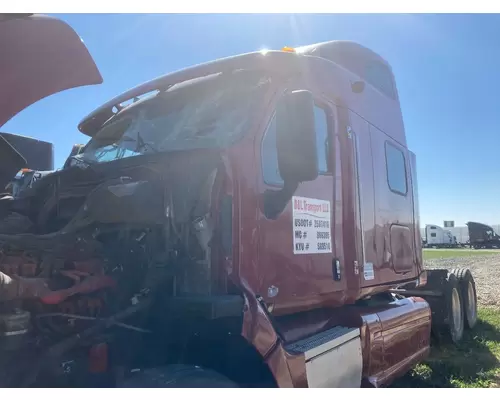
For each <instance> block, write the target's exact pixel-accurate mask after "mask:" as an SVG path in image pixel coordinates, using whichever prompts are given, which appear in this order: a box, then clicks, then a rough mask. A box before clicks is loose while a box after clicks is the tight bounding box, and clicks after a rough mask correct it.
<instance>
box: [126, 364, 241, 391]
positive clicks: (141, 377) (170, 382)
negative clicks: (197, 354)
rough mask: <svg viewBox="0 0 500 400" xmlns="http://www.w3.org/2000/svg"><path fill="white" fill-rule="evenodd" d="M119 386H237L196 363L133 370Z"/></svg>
mask: <svg viewBox="0 0 500 400" xmlns="http://www.w3.org/2000/svg"><path fill="white" fill-rule="evenodd" d="M118 387H123V388H237V387H238V385H237V384H236V383H234V382H233V381H230V380H229V379H227V378H226V377H224V376H223V375H221V374H219V373H218V372H215V371H212V370H209V369H205V368H203V367H198V366H195V365H181V364H173V365H166V366H164V367H158V368H151V369H145V370H141V371H137V372H133V373H132V374H131V376H129V377H128V378H127V379H125V380H124V381H123V382H122V383H121V384H119V385H118Z"/></svg>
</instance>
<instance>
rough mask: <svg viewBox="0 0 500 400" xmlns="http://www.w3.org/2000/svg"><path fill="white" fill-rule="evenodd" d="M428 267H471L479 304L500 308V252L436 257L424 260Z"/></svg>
mask: <svg viewBox="0 0 500 400" xmlns="http://www.w3.org/2000/svg"><path fill="white" fill-rule="evenodd" d="M424 264H425V266H426V268H429V269H433V268H449V269H452V268H456V267H466V268H469V269H470V270H471V272H472V276H473V277H474V281H475V283H476V292H477V300H478V304H479V305H483V306H496V307H499V308H500V253H499V254H488V255H481V256H479V255H478V256H473V257H460V258H458V257H457V258H434V259H429V260H426V261H424Z"/></svg>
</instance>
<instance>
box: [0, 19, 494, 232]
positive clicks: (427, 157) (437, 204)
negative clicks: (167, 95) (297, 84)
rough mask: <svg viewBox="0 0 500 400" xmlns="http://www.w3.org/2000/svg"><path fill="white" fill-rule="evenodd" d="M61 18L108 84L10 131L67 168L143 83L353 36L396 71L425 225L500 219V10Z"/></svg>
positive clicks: (69, 96) (72, 95)
mask: <svg viewBox="0 0 500 400" xmlns="http://www.w3.org/2000/svg"><path fill="white" fill-rule="evenodd" d="M57 16H58V17H59V18H61V19H63V20H65V21H66V22H68V23H69V24H70V25H71V26H72V27H73V28H74V29H75V30H76V31H77V33H78V34H79V35H80V36H81V37H82V39H83V40H84V42H85V44H86V45H87V47H88V49H89V51H90V52H91V54H92V56H93V57H94V59H95V61H96V63H97V65H98V67H99V69H100V71H101V73H102V75H103V77H104V83H103V84H102V85H100V86H90V87H84V88H76V89H72V90H69V91H66V92H63V93H59V94H56V95H53V96H51V97H48V98H46V99H44V100H42V101H40V102H39V103H37V104H35V105H33V106H31V107H29V108H28V109H26V110H24V111H23V112H22V113H20V114H19V115H17V116H16V117H14V118H13V119H12V120H11V121H9V122H8V123H7V124H6V125H5V126H4V127H2V130H4V131H8V132H13V133H20V134H24V135H28V136H33V137H37V138H40V139H43V140H48V141H51V142H53V143H55V156H56V160H55V161H56V166H60V165H61V164H62V163H63V161H64V158H65V157H66V156H67V154H68V153H69V151H70V148H71V145H72V144H74V143H81V142H84V141H86V137H85V136H84V135H82V134H80V133H79V132H78V130H77V127H76V126H77V123H78V122H79V121H80V119H81V118H82V117H83V116H85V115H86V114H87V113H88V112H90V111H92V110H93V109H94V108H96V107H97V106H99V105H100V104H102V103H103V102H105V101H107V100H109V99H110V98H111V97H113V96H115V95H117V94H119V93H120V92H123V91H124V90H126V89H128V88H130V87H133V86H135V85H137V84H139V83H141V82H144V81H146V80H149V79H151V78H154V77H156V76H158V75H162V74H165V73H168V72H171V71H174V70H177V69H181V68H184V67H187V66H189V65H192V64H196V63H200V62H205V61H209V60H212V59H215V58H218V57H224V56H229V55H233V54H238V53H244V52H248V51H254V50H259V49H262V48H270V49H280V48H281V47H283V46H285V45H289V46H297V45H304V44H310V43H315V42H321V41H326V40H333V39H347V40H354V41H357V42H359V43H361V44H363V45H365V46H367V47H369V48H371V49H372V50H374V51H376V52H377V53H379V54H380V55H382V56H383V57H384V58H385V59H386V60H388V61H389V63H390V64H391V65H392V67H393V70H394V73H395V75H396V82H397V85H398V90H399V94H400V97H401V106H402V110H403V117H404V120H405V126H406V133H407V138H408V143H409V147H410V149H411V150H412V151H414V152H415V153H416V154H417V163H418V179H419V190H420V196H419V197H420V210H421V221H422V222H423V223H437V224H442V221H443V220H444V219H451V220H455V221H456V223H457V224H459V225H461V224H463V223H465V222H466V221H469V220H477V221H483V222H488V223H500V215H499V212H498V211H500V157H499V156H500V135H499V133H498V130H499V123H498V119H499V116H500V112H499V111H500V101H499V100H498V95H499V94H500V79H499V78H498V74H499V72H498V71H500V51H499V50H500V44H498V43H499V39H498V38H500V15H480V14H476V15H458V14H457V15H444V14H440V15H437V14H410V15H408V14H406V15H402V14H392V15H383V14H379V15H362V14H358V15H356V14H350V15H349V14H339V15H331V14H330V15H328V14H325V15H294V16H292V15H175V14H170V15H169V14H157V15H134V14H123V15H117V14H107V15H99V14H87V15H85V14H67V15H66V14H58V15H57Z"/></svg>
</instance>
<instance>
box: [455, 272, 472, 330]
mask: <svg viewBox="0 0 500 400" xmlns="http://www.w3.org/2000/svg"><path fill="white" fill-rule="evenodd" d="M452 272H453V273H454V274H455V275H456V276H457V278H458V281H459V285H460V290H461V292H462V302H463V309H464V319H465V328H466V329H473V328H474V326H476V323H477V293H476V283H475V282H474V278H473V277H472V273H471V272H470V270H469V269H468V268H456V269H454V270H452Z"/></svg>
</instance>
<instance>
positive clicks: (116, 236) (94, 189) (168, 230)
mask: <svg viewBox="0 0 500 400" xmlns="http://www.w3.org/2000/svg"><path fill="white" fill-rule="evenodd" d="M172 158H173V157H172ZM219 160H220V159H219V158H218V155H217V154H215V155H208V156H207V155H206V154H205V153H204V155H202V156H199V155H198V156H194V155H193V154H190V155H188V156H184V157H182V156H176V159H175V162H174V161H173V160H170V161H169V162H168V163H166V162H165V161H162V162H161V163H160V162H156V163H154V162H151V163H149V164H147V165H146V164H145V163H144V161H142V164H139V163H137V164H136V165H130V159H129V160H127V161H128V162H129V165H128V166H126V167H122V168H119V169H118V168H116V167H115V168H114V169H113V170H112V169H111V164H110V165H109V166H99V167H102V168H101V169H100V170H97V169H93V167H90V166H87V168H84V169H81V168H71V169H69V170H67V171H62V173H61V174H57V173H55V174H53V175H54V176H50V177H47V178H44V180H42V181H43V182H42V181H40V182H39V185H38V186H37V185H34V186H33V188H32V189H30V190H29V191H27V192H26V193H27V194H26V195H25V196H24V198H20V199H16V202H14V203H12V204H13V205H9V212H8V213H7V217H6V218H5V219H4V222H3V223H2V222H0V271H1V272H2V273H3V274H2V277H1V278H0V301H1V303H0V336H1V337H0V348H1V350H2V351H3V352H4V355H0V358H1V359H2V361H1V362H2V363H5V362H9V360H12V359H16V363H17V364H20V365H23V364H22V363H19V362H18V360H20V359H21V358H19V355H20V354H21V353H23V352H24V353H30V354H35V355H36V357H37V358H40V359H44V357H45V358H47V357H48V358H50V357H53V356H54V357H56V356H59V355H60V354H63V353H64V352H67V351H69V350H70V349H71V348H74V347H77V346H78V345H81V343H82V342H85V340H86V339H90V338H91V337H93V336H95V335H97V334H100V333H101V332H102V330H103V329H105V328H109V327H110V326H112V327H114V328H116V329H120V330H125V331H132V332H141V333H146V332H148V330H147V329H146V328H144V327H143V326H138V325H134V324H130V323H126V322H124V321H125V319H126V318H128V317H130V316H131V315H134V314H140V313H141V311H144V309H147V304H148V301H149V299H150V298H152V297H153V296H154V295H155V293H157V291H158V289H159V288H160V289H161V292H162V295H165V293H168V295H171V296H175V295H177V294H179V293H185V294H186V293H187V294H207V293H209V292H210V290H211V289H210V288H211V283H210V279H211V265H210V260H211V256H210V240H211V238H212V234H213V229H214V222H213V219H212V217H211V211H212V206H211V203H212V196H213V191H214V185H215V182H216V180H215V178H216V176H217V170H218V167H219ZM106 168H107V169H106ZM49 178H50V180H49ZM13 218H14V220H16V221H19V223H14V224H13V223H12V221H13ZM2 224H3V225H2ZM21 226H22V227H23V228H22V229H21V231H22V232H23V233H18V232H19V230H20V227H21ZM99 327H101V329H99ZM90 342H92V341H91V340H90ZM5 354H7V356H6V355H5ZM9 354H10V356H8V355H9ZM28 359H31V358H30V357H28ZM40 362H42V361H40ZM31 364H32V362H30V361H27V362H26V365H24V366H20V367H19V368H18V369H20V368H27V369H28V370H30V369H33V371H32V374H31V375H30V374H28V375H27V376H31V377H32V380H35V379H36V378H35V376H36V375H37V373H39V372H40V370H41V369H43V366H42V364H40V363H39V362H38V361H37V363H36V366H33V365H31ZM7 370H8V369H7ZM35 370H36V371H35ZM11 372H12V371H11ZM18 375H19V374H18ZM16 376H17V375H16V374H15V373H14V372H12V376H8V377H5V376H4V377H0V379H1V380H2V381H3V382H7V383H2V385H9V384H10V383H9V382H12V380H15V379H16ZM31 383H32V382H30V381H29V378H28V381H27V382H25V383H24V385H29V384H31ZM16 384H17V383H16ZM21 385H23V384H22V383H21Z"/></svg>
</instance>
